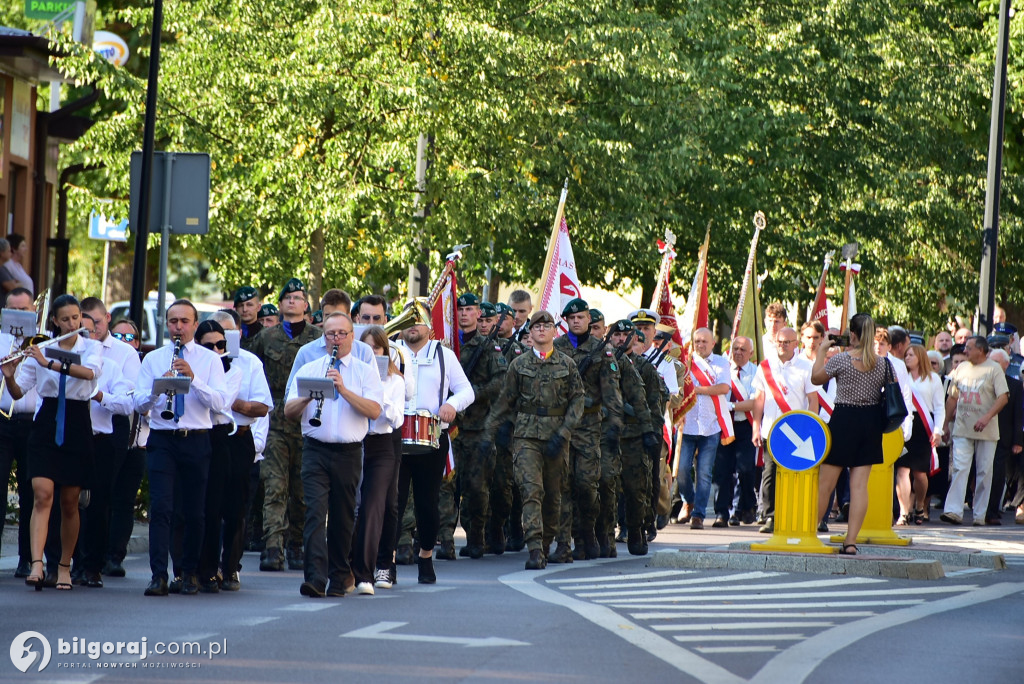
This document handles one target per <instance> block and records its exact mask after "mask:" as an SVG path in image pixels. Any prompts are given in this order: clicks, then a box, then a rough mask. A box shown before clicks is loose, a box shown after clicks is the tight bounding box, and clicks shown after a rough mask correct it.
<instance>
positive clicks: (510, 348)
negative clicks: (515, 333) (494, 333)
mask: <svg viewBox="0 0 1024 684" xmlns="http://www.w3.org/2000/svg"><path fill="white" fill-rule="evenodd" d="M498 344H500V345H501V353H502V354H503V355H504V356H505V361H506V362H507V363H512V362H513V361H515V360H516V359H518V358H519V357H520V356H522V355H523V354H525V353H526V352H528V351H530V348H529V347H527V346H526V345H525V344H522V343H521V342H518V341H516V340H515V339H514V338H511V337H509V338H506V339H504V340H503V339H500V338H499V339H498Z"/></svg>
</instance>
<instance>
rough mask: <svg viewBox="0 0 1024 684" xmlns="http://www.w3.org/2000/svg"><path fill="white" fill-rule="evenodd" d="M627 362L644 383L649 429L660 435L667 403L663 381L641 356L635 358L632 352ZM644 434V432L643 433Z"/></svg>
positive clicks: (666, 393) (655, 369) (656, 370)
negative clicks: (649, 421) (649, 422)
mask: <svg viewBox="0 0 1024 684" xmlns="http://www.w3.org/2000/svg"><path fill="white" fill-rule="evenodd" d="M629 360H630V361H632V362H633V366H634V367H635V368H636V369H637V371H638V372H639V373H640V378H641V379H642V380H643V381H644V392H645V393H646V395H647V407H648V409H649V411H650V414H651V429H652V430H654V432H655V434H658V435H661V433H662V430H663V428H664V427H665V403H666V402H667V401H668V387H666V386H665V381H664V380H662V379H661V375H659V374H658V369H657V368H655V367H654V365H653V364H652V363H651V362H650V361H648V360H647V359H646V358H645V357H643V356H637V355H636V354H633V353H632V352H631V353H630V354H629ZM644 432H646V430H645V431H644Z"/></svg>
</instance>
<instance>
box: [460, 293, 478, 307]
mask: <svg viewBox="0 0 1024 684" xmlns="http://www.w3.org/2000/svg"><path fill="white" fill-rule="evenodd" d="M458 304H459V306H480V298H479V297H477V296H476V295H475V294H473V293H472V292H466V293H465V294H463V295H462V296H460V297H459V302H458Z"/></svg>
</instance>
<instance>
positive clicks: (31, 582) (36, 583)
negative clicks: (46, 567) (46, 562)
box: [25, 560, 43, 591]
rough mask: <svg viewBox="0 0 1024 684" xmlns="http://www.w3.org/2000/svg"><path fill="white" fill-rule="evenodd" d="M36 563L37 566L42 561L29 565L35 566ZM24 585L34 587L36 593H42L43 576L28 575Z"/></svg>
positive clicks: (35, 561)
mask: <svg viewBox="0 0 1024 684" xmlns="http://www.w3.org/2000/svg"><path fill="white" fill-rule="evenodd" d="M36 563H39V565H42V564H43V561H41V560H34V561H32V562H31V563H30V564H29V565H32V566H35V564H36ZM25 584H27V585H28V586H30V587H35V588H36V591H42V590H43V575H32V574H30V575H29V576H28V577H26V578H25Z"/></svg>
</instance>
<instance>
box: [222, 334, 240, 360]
mask: <svg viewBox="0 0 1024 684" xmlns="http://www.w3.org/2000/svg"><path fill="white" fill-rule="evenodd" d="M224 340H225V341H226V342H227V343H228V358H229V359H237V358H238V351H239V350H240V349H241V348H242V332H241V331H240V330H225V331H224Z"/></svg>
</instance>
